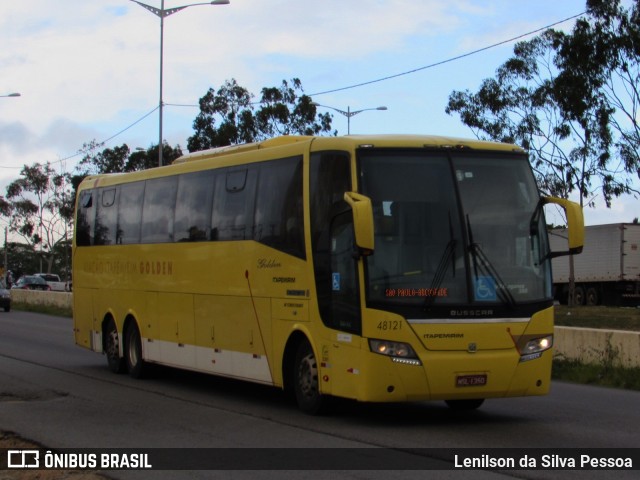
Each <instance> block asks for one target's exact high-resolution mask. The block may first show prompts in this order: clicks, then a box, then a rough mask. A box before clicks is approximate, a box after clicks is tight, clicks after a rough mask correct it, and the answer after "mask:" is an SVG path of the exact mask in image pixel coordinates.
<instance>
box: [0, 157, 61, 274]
mask: <svg viewBox="0 0 640 480" xmlns="http://www.w3.org/2000/svg"><path fill="white" fill-rule="evenodd" d="M0 208H2V211H3V213H4V214H5V215H8V216H9V230H10V231H11V232H14V233H16V234H18V235H19V236H20V237H22V239H23V240H25V241H26V242H27V244H28V245H30V246H31V247H32V248H33V249H34V250H37V251H38V252H39V255H41V259H42V260H44V261H45V262H46V271H51V266H52V262H53V250H54V249H55V247H56V245H58V244H59V243H60V242H63V241H66V240H68V239H69V238H71V235H70V224H71V220H72V217H73V196H72V194H71V185H70V176H69V175H68V174H66V173H57V172H56V171H55V170H54V169H53V168H52V167H51V165H50V164H48V163H47V164H45V165H41V164H39V163H36V164H34V165H31V166H27V165H25V166H24V167H23V168H22V171H21V172H20V178H18V179H17V180H14V181H13V182H11V183H10V184H9V185H8V186H7V196H6V200H5V201H4V202H2V204H1V205H0ZM9 268H11V262H9ZM43 269H44V268H43Z"/></svg>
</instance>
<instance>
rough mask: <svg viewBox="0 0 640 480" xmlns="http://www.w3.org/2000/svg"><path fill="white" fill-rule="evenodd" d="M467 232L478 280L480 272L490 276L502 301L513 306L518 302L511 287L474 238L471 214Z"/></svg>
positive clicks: (475, 274) (474, 271) (474, 270)
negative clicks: (506, 283) (510, 289)
mask: <svg viewBox="0 0 640 480" xmlns="http://www.w3.org/2000/svg"><path fill="white" fill-rule="evenodd" d="M467 234H468V237H469V249H468V250H469V252H470V253H471V258H472V260H473V273H474V276H475V278H476V281H478V279H479V275H478V272H479V273H480V274H481V275H483V276H485V277H490V278H492V279H493V281H494V282H495V290H496V295H497V296H498V297H499V298H500V300H501V301H502V303H505V304H507V305H509V306H510V307H513V306H514V305H515V303H516V301H515V299H514V298H513V295H512V294H511V292H510V291H509V288H508V287H507V286H506V285H505V283H504V281H503V280H502V278H501V277H500V274H499V273H498V271H497V270H496V268H495V267H494V266H493V263H491V260H489V257H487V254H486V253H484V251H483V250H482V248H481V247H480V245H479V244H478V243H476V242H475V241H474V239H473V231H472V229H471V222H470V221H469V215H467ZM474 297H475V295H474Z"/></svg>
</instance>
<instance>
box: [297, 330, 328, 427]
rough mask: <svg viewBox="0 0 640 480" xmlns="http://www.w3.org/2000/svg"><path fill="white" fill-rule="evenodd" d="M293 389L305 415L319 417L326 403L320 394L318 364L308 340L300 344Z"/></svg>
mask: <svg viewBox="0 0 640 480" xmlns="http://www.w3.org/2000/svg"><path fill="white" fill-rule="evenodd" d="M292 383H293V389H294V391H295V394H296V401H297V402H298V407H299V408H300V410H302V411H303V412H304V413H308V414H310V415H317V414H319V413H320V412H321V410H322V407H323V405H324V403H325V398H324V396H323V395H322V394H321V393H320V383H319V381H318V362H317V361H316V357H315V355H314V353H313V349H312V348H311V345H310V344H309V342H308V341H307V340H304V341H302V342H300V344H299V345H298V350H297V352H296V357H295V361H294V365H293V382H292Z"/></svg>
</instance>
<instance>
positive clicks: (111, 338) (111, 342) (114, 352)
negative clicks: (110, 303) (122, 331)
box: [103, 318, 125, 373]
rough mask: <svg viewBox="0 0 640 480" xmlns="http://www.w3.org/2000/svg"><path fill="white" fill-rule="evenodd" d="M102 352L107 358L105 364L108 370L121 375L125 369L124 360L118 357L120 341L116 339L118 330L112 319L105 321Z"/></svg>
mask: <svg viewBox="0 0 640 480" xmlns="http://www.w3.org/2000/svg"><path fill="white" fill-rule="evenodd" d="M103 336H104V345H103V350H104V353H105V355H106V356H107V364H108V365H109V370H111V371H112V372H113V373H123V372H124V369H125V363H124V359H123V358H122V357H121V356H120V339H119V337H118V329H117V328H116V323H115V322H114V321H113V318H110V319H109V320H107V324H106V325H105V328H104V331H103Z"/></svg>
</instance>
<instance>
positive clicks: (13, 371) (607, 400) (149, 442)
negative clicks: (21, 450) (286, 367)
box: [0, 311, 640, 479]
mask: <svg viewBox="0 0 640 480" xmlns="http://www.w3.org/2000/svg"><path fill="white" fill-rule="evenodd" d="M639 427H640V392H631V391H624V390H613V389H605V388H599V387H589V386H583V385H573V384H568V383H561V382H555V383H554V385H553V386H552V392H551V394H550V395H548V396H546V397H530V398H516V399H504V400H503V399H500V400H488V401H486V402H485V404H484V405H483V406H482V407H481V408H480V409H479V410H477V411H474V412H467V413H463V414H461V413H456V412H453V411H451V410H449V409H448V408H447V407H446V406H445V405H444V403H442V402H422V403H412V404H391V405H388V404H382V405H379V404H373V405H369V404H366V405H362V404H358V403H355V402H348V401H339V402H336V404H335V405H334V408H333V411H332V412H331V414H330V415H327V416H322V417H310V416H307V415H305V414H303V413H301V412H299V411H298V410H297V408H296V407H295V405H294V404H293V403H292V402H291V401H289V400H288V399H287V398H286V397H285V395H284V394H283V393H282V392H280V391H279V390H277V389H273V388H268V387H264V386H259V385H254V384H249V383H244V382H238V381H233V380H228V379H224V378H217V377H211V376H205V375H200V374H195V373H190V372H182V371H177V370H173V369H168V368H157V369H155V370H154V371H153V373H152V375H151V377H150V378H147V379H144V380H135V379H132V378H130V377H129V376H127V375H116V374H113V373H111V372H110V371H109V370H108V369H107V366H106V360H105V358H104V357H103V356H102V355H99V354H96V353H93V352H90V351H87V350H85V349H82V348H80V347H77V346H75V345H74V343H73V332H72V320H71V319H68V318H59V317H50V316H45V315H41V314H34V313H28V312H17V311H12V312H10V313H4V312H0V430H3V431H13V432H16V433H18V434H20V435H22V436H24V437H25V438H28V439H31V440H34V441H36V442H39V443H41V444H43V445H45V446H47V447H49V448H56V449H61V448H96V449H104V448H134V449H136V448H211V449H219V448H249V449H251V448H258V449H262V448H272V449H277V450H272V451H270V452H272V453H274V454H275V456H276V457H277V454H278V453H282V454H283V455H285V456H287V455H289V458H288V461H291V460H292V457H291V455H293V456H294V457H299V456H304V455H313V458H312V459H310V461H312V462H315V463H314V465H316V466H317V465H318V463H320V464H321V463H322V461H321V460H320V461H319V460H318V459H322V458H327V463H328V464H329V465H334V467H335V465H336V464H333V463H331V462H332V461H335V458H334V457H331V455H336V452H338V454H337V457H339V458H340V459H343V460H344V457H345V456H344V452H345V450H344V449H347V448H355V449H365V448H373V447H386V448H387V449H392V450H390V451H391V452H399V453H398V455H403V457H402V458H403V459H404V458H405V456H406V459H407V462H408V464H411V463H412V462H416V461H418V463H414V464H415V465H422V463H420V462H422V461H425V457H426V459H427V460H428V461H429V462H432V463H431V464H432V465H435V466H436V468H439V467H438V465H441V466H442V470H432V471H419V470H415V469H414V470H408V471H404V472H400V473H399V472H395V471H388V470H384V469H382V470H377V469H373V470H349V469H339V470H337V471H335V470H333V471H326V470H321V469H319V470H315V471H312V472H301V471H298V470H285V471H282V470H280V471H277V470H264V471H262V470H261V471H257V470H256V469H258V468H260V467H262V466H264V465H263V463H261V462H262V461H264V458H263V457H264V453H263V452H269V451H262V450H247V458H246V463H243V464H241V465H238V467H239V470H233V471H226V472H222V471H218V472H216V471H154V472H140V471H138V472H134V471H110V472H107V473H108V475H110V476H112V477H113V478H126V479H129V478H131V479H134V478H268V479H271V478H273V479H275V478H278V479H288V478H319V479H323V478H327V479H336V478H358V479H361V478H389V477H392V476H393V477H396V476H401V478H403V479H412V478H456V479H457V478H474V479H484V478H487V479H497V478H535V479H547V478H576V479H578V478H587V479H588V478H611V477H612V476H613V475H615V477H616V478H617V479H626V478H637V476H638V470H636V471H634V472H631V471H615V472H614V471H584V470H583V471H580V470H564V471H558V470H555V471H554V470H543V469H536V470H518V471H513V470H501V471H486V470H474V471H469V470H466V471H461V470H459V469H458V470H451V469H449V470H447V467H450V465H451V461H450V459H449V458H448V457H441V456H440V455H439V454H438V452H439V451H438V450H433V451H431V450H422V451H416V452H413V451H409V450H408V449H453V451H458V450H459V449H463V448H519V449H522V448H524V449H535V448H546V449H550V451H551V452H552V453H553V452H555V451H557V452H559V453H560V455H561V456H562V452H563V450H560V449H564V448H575V449H578V451H584V452H587V449H590V448H610V449H621V448H640V428H639ZM292 448H308V449H312V450H295V451H294V452H295V453H294V454H291V453H290V452H291V450H290V449H292ZM321 448H323V449H326V448H335V449H336V450H326V451H325V452H331V454H329V456H327V454H323V452H320V451H319V450H317V449H321ZM211 452H213V454H215V455H220V452H221V451H220V450H212V451H211ZM223 452H224V451H223ZM227 452H229V455H230V458H233V456H232V454H233V455H237V453H238V451H237V450H228V451H227ZM352 452H355V453H354V455H361V454H362V450H352ZM383 452H389V450H384V451H383ZM394 454H395V453H394ZM378 457H380V458H384V455H383V454H381V455H379V456H378ZM274 458H275V457H274ZM358 458H359V460H358V461H362V458H361V457H357V459H358ZM365 458H366V454H365ZM380 458H375V459H374V460H377V461H380ZM357 459H356V460H357ZM416 459H417V460H416ZM298 460H299V458H298ZM395 460H396V461H397V460H398V458H395ZM285 461H287V459H286V458H285ZM338 465H341V464H338ZM414 468H415V467H414ZM247 469H248V470H247Z"/></svg>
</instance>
